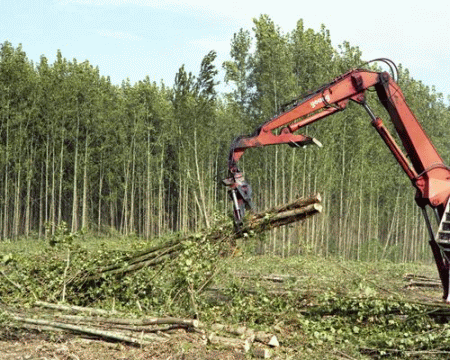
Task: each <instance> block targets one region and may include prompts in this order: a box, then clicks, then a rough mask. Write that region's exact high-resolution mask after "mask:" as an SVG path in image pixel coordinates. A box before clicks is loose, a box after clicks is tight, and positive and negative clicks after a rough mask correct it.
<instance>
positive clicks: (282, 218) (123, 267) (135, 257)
mask: <svg viewBox="0 0 450 360" xmlns="http://www.w3.org/2000/svg"><path fill="white" fill-rule="evenodd" d="M320 202H321V196H320V194H315V195H313V196H310V197H306V198H297V199H295V200H294V201H292V202H290V203H287V204H283V205H281V206H277V207H274V208H271V209H269V210H266V211H263V212H259V213H253V214H249V215H248V216H247V217H246V218H245V219H244V222H243V224H242V226H241V228H240V229H238V230H237V229H236V228H235V227H234V225H233V224H232V222H231V221H226V222H223V223H221V224H218V225H216V226H215V227H214V228H213V229H205V230H204V231H202V232H201V233H197V234H190V235H186V236H181V237H179V238H178V239H176V240H172V241H169V242H165V243H162V244H160V245H157V246H153V247H150V248H147V249H145V250H142V251H139V252H137V253H134V254H132V255H130V256H127V257H124V258H123V259H122V261H119V262H117V261H116V262H115V263H114V264H111V265H106V266H103V267H100V268H95V269H90V270H89V271H84V272H81V273H78V274H76V276H74V277H73V278H72V279H71V280H70V283H71V284H72V286H75V287H80V286H82V285H83V284H86V283H92V282H95V281H98V280H101V279H102V278H105V276H114V277H115V278H116V279H117V278H121V277H123V276H125V275H127V274H130V273H133V272H136V271H138V270H140V269H142V268H155V267H157V266H160V265H162V264H167V263H168V262H171V261H174V260H175V259H176V258H177V257H178V256H179V255H180V253H181V252H182V251H183V250H184V249H185V245H186V243H188V242H189V243H191V242H194V243H197V244H205V243H209V244H216V245H217V244H220V247H218V249H220V250H219V251H220V252H221V255H224V254H225V255H227V254H229V253H232V252H233V249H235V244H236V240H237V239H239V238H243V237H249V234H250V235H257V234H260V233H263V232H265V231H268V230H271V229H274V228H277V227H280V226H284V225H289V224H292V223H295V222H299V221H302V220H305V219H307V218H309V217H311V216H313V215H315V214H317V213H320V212H321V211H322V205H320Z"/></svg>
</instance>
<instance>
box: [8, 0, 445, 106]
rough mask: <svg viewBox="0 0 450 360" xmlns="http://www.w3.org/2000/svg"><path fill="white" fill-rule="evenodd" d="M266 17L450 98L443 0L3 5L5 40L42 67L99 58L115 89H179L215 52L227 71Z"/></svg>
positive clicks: (24, 1) (59, 0)
mask: <svg viewBox="0 0 450 360" xmlns="http://www.w3.org/2000/svg"><path fill="white" fill-rule="evenodd" d="M260 14H268V15H269V17H270V18H271V19H272V20H273V21H274V22H275V24H276V25H278V26H279V27H280V28H281V30H282V31H283V32H284V33H287V32H290V31H292V30H293V29H294V28H295V25H296V23H297V21H298V20H300V19H303V22H304V25H305V28H312V29H314V30H315V31H319V30H320V26H321V25H322V24H323V25H325V27H326V28H327V29H328V30H329V31H330V35H331V40H332V42H333V45H334V46H335V47H337V46H338V45H339V44H341V43H342V42H343V41H349V42H350V44H351V45H352V46H358V47H359V48H360V50H361V51H362V54H363V59H364V60H370V59H373V58H379V57H385V58H389V59H391V60H393V61H394V62H395V63H397V64H402V65H403V66H404V67H406V68H408V69H409V71H410V75H411V76H412V77H413V78H414V79H416V80H421V81H422V82H423V83H424V84H425V85H428V86H430V87H431V86H435V88H436V90H437V91H438V92H441V93H443V95H444V98H447V96H448V95H450V46H449V45H450V5H449V3H448V1H445V2H444V1H443V0H442V1H436V0H428V1H416V0H410V1H409V2H408V3H405V2H400V1H392V0H390V1H387V0H376V1H370V2H361V1H331V0H319V1H307V2H303V1H295V2H294V1H285V0H277V1H265V2H263V1H256V0H228V1H226V2H225V1H214V0H190V1H188V0H165V1H164V0H0V43H3V42H4V41H9V42H11V43H12V44H13V46H17V45H18V44H22V47H23V50H24V51H25V52H26V54H27V56H28V58H29V59H30V60H33V61H34V62H35V63H38V62H39V58H40V56H41V55H45V56H46V57H47V58H48V59H49V61H50V62H53V61H54V60H55V57H56V52H57V49H60V50H61V52H62V55H63V56H64V57H65V58H67V59H69V60H71V59H73V58H76V59H77V61H79V62H81V61H84V60H89V62H90V63H91V64H92V65H94V66H98V67H99V69H100V73H101V75H105V76H110V78H111V81H112V82H113V83H114V84H120V83H121V82H122V80H125V79H126V78H129V79H130V81H131V83H134V82H136V81H139V80H142V79H144V78H145V76H146V75H148V76H149V77H150V80H152V81H156V82H160V81H161V80H162V81H163V82H164V83H165V84H166V85H168V86H172V84H173V81H174V78H175V74H176V73H177V71H178V69H179V68H180V66H181V65H183V64H185V67H186V69H187V70H188V71H192V72H193V73H194V74H198V72H199V69H200V63H201V60H202V58H203V57H204V56H205V55H206V54H207V53H208V52H209V51H210V50H215V51H216V52H217V54H218V57H217V60H216V66H217V67H218V68H221V63H222V62H223V61H224V60H227V59H229V51H230V42H231V39H232V37H233V34H234V33H236V32H238V31H239V29H240V28H243V29H248V30H251V29H252V26H253V23H252V19H253V18H257V17H259V16H260ZM218 80H219V81H222V82H223V72H221V73H220V74H219V79H218ZM330 80H331V79H330ZM222 86H223V88H222V89H223V90H226V86H225V85H224V84H223V85H222Z"/></svg>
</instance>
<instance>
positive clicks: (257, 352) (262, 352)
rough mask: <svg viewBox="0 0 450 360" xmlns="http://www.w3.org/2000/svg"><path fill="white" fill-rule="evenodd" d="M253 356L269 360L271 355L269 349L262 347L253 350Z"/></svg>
mask: <svg viewBox="0 0 450 360" xmlns="http://www.w3.org/2000/svg"><path fill="white" fill-rule="evenodd" d="M253 356H254V357H256V358H259V359H269V358H270V356H271V354H270V350H269V349H266V348H262V347H255V348H254V349H253Z"/></svg>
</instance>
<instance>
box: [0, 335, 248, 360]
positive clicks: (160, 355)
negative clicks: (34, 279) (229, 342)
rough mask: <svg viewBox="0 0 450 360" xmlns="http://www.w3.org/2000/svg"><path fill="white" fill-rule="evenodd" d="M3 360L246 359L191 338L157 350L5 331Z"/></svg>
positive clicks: (176, 339)
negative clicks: (210, 347)
mask: <svg viewBox="0 0 450 360" xmlns="http://www.w3.org/2000/svg"><path fill="white" fill-rule="evenodd" d="M0 359H1V360H94V359H95V360H97V359H98V360H144V359H155V360H197V359H205V360H219V359H220V360H241V359H245V355H243V354H241V353H239V352H235V351H230V350H210V349H207V347H206V346H205V345H204V344H202V343H201V342H199V341H198V336H197V335H195V336H193V335H190V334H186V333H184V334H181V333H180V334H177V335H176V336H173V335H171V338H170V340H169V341H168V342H167V343H164V344H156V345H155V346H145V347H136V346H131V345H124V344H120V343H108V342H105V341H98V340H92V339H85V338H81V337H77V336H73V335H65V334H56V335H55V334H53V335H51V337H50V335H48V334H44V333H38V332H33V331H30V332H28V331H27V332H23V331H21V332H8V333H6V331H2V332H1V336H0Z"/></svg>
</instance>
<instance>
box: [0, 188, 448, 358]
mask: <svg viewBox="0 0 450 360" xmlns="http://www.w3.org/2000/svg"><path fill="white" fill-rule="evenodd" d="M320 211H321V205H320V196H319V195H314V196H311V197H308V198H304V199H296V200H295V201H293V202H291V203H289V204H284V205H283V206H279V207H275V208H273V209H269V210H267V211H265V212H263V213H256V214H249V215H248V216H247V218H246V219H245V222H244V226H243V228H242V230H241V231H239V232H236V231H235V228H234V225H233V223H232V221H231V220H230V219H222V220H217V221H216V223H215V225H214V227H212V228H210V229H204V230H202V231H200V232H198V233H191V234H187V235H186V234H173V235H170V236H167V237H165V238H161V239H155V240H154V241H152V242H151V243H148V242H143V241H139V239H136V238H135V239H124V240H126V241H127V242H126V244H127V247H126V250H118V249H117V248H115V249H114V250H112V249H111V248H107V247H106V245H105V246H103V245H101V244H100V245H98V246H96V247H95V249H94V250H93V249H92V248H90V249H89V248H88V247H86V246H83V239H82V238H80V239H76V238H77V237H79V236H81V235H80V234H72V233H70V232H69V231H68V230H67V228H66V227H65V226H64V225H60V226H59V227H58V229H57V231H56V233H55V234H54V235H53V236H50V237H49V239H48V242H47V243H46V244H45V246H43V248H42V249H41V251H38V252H36V253H35V254H30V253H29V252H26V253H24V254H21V252H20V251H18V252H15V253H1V252H0V278H1V281H0V346H2V344H1V341H2V340H3V339H4V338H5V337H7V336H8V334H9V333H10V332H11V331H13V330H14V331H18V333H19V334H22V333H23V331H26V332H27V333H29V332H31V333H39V334H42V333H45V334H61V333H62V334H67V333H69V334H73V335H76V337H77V338H82V339H87V341H91V340H93V339H95V340H96V341H97V340H104V341H102V342H101V344H105V343H109V342H120V343H126V344H129V345H130V346H128V347H127V348H133V349H141V348H142V349H145V356H147V353H148V352H149V351H154V354H156V355H154V356H153V355H152V356H151V357H150V358H155V359H160V358H161V359H167V358H170V357H171V356H172V355H173V354H180V353H181V354H184V349H181V350H180V347H179V344H182V343H188V344H189V346H192V347H193V350H192V351H193V352H192V354H196V352H198V351H203V352H204V353H205V351H209V349H211V348H212V349H213V351H219V352H220V351H225V353H220V354H219V355H217V356H216V358H223V359H226V358H236V357H234V354H235V353H236V352H238V353H239V354H241V355H242V354H243V353H246V354H248V355H246V357H248V358H252V357H253V358H255V357H256V358H269V357H271V356H272V355H275V357H278V358H292V359H297V358H302V359H303V358H305V359H317V358H330V359H344V358H345V359H356V358H364V359H367V358H374V359H380V358H385V357H389V356H391V357H395V358H405V359H406V358H408V359H409V358H417V359H447V358H448V354H449V353H450V336H449V334H450V325H449V324H448V323H447V319H449V318H450V308H449V307H448V305H447V304H443V303H439V302H436V301H435V300H436V299H437V298H438V297H439V296H440V294H441V289H440V284H439V282H438V281H437V280H436V279H434V278H433V277H431V276H429V274H433V272H431V273H430V272H428V270H427V271H424V272H421V273H420V274H416V271H417V269H418V268H417V266H418V264H411V266H409V267H408V266H407V264H394V263H392V264H389V263H385V262H379V263H377V262H375V263H372V262H371V263H364V262H355V263H352V262H346V263H343V262H342V261H341V260H340V259H338V258H336V259H334V258H332V257H328V258H326V259H325V258H320V257H312V255H308V254H305V255H302V256H298V257H291V258H287V259H280V258H272V257H269V256H251V255H248V256H245V257H241V256H236V249H239V247H240V246H241V245H242V243H243V242H251V241H264V237H263V236H262V233H264V232H265V231H267V230H270V229H274V228H276V227H279V226H282V225H289V224H292V223H295V222H298V221H302V220H304V219H307V218H309V217H311V216H313V215H314V214H317V213H319V212H320ZM107 241H109V240H107ZM130 241H134V243H133V244H131V245H130ZM80 244H81V245H80ZM271 261H272V263H271ZM230 265H232V266H230ZM426 269H428V267H427V268H426ZM433 271H435V269H434V268H433ZM419 272H420V271H419ZM405 273H406V275H405ZM174 344H175V345H174ZM177 344H178V345H177ZM205 344H210V346H208V347H205V346H204V345H205ZM280 344H281V345H282V346H280ZM176 346H178V348H177V347H176ZM163 349H167V351H166V353H165V355H164V354H162V351H163ZM143 351H144V350H143ZM158 354H161V356H159V355H158ZM167 354H168V355H167ZM34 355H36V356H35V358H37V357H38V355H39V357H42V356H41V354H37V353H35V354H34ZM166 355H167V356H166ZM222 355H223V356H222ZM183 356H184V355H183ZM193 356H194V355H193ZM361 356H362V357H361ZM67 358H69V357H67ZM98 358H102V357H101V356H100V357H98ZM103 358H106V357H103ZM112 358H115V357H112ZM174 358H177V357H174ZM182 358H184V357H182ZM194 358H195V359H196V358H209V357H207V356H205V357H197V356H194V357H192V359H194ZM186 359H191V357H186Z"/></svg>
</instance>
